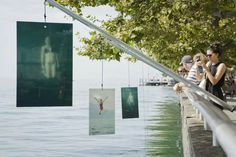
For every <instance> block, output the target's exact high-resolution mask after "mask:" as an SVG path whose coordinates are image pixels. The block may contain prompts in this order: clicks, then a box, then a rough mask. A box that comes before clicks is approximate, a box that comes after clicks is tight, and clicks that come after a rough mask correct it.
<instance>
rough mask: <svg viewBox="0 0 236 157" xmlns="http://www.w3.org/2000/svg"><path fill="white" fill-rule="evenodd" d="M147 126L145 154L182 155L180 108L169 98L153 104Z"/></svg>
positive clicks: (180, 156)
mask: <svg viewBox="0 0 236 157" xmlns="http://www.w3.org/2000/svg"><path fill="white" fill-rule="evenodd" d="M153 113H156V114H154V115H152V116H151V117H150V118H149V119H148V121H149V125H148V126H147V128H146V129H147V131H148V139H147V146H146V147H147V149H146V153H147V156H155V157H182V156H183V154H182V137H181V120H180V116H181V115H180V108H179V106H178V105H177V104H176V102H175V103H173V102H171V100H169V101H166V102H162V103H160V104H155V107H154V111H153Z"/></svg>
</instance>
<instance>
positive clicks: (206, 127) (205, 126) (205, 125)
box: [204, 118, 211, 130]
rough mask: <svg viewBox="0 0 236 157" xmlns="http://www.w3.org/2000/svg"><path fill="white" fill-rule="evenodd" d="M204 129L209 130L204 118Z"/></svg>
mask: <svg viewBox="0 0 236 157" xmlns="http://www.w3.org/2000/svg"><path fill="white" fill-rule="evenodd" d="M204 130H211V128H210V126H209V125H208V123H207V121H206V119H205V118H204Z"/></svg>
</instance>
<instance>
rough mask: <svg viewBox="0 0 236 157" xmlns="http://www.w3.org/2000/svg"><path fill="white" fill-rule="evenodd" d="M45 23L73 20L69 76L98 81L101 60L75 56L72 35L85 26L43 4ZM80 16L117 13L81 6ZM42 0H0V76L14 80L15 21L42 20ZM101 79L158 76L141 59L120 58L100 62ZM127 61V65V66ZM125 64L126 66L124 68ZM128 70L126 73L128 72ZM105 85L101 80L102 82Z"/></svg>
mask: <svg viewBox="0 0 236 157" xmlns="http://www.w3.org/2000/svg"><path fill="white" fill-rule="evenodd" d="M46 10H47V22H57V23H63V22H65V23H73V45H74V50H73V62H74V63H73V79H74V80H101V75H102V74H101V71H102V69H101V61H91V60H89V58H88V57H82V56H78V55H77V54H76V51H75V48H76V47H78V46H79V45H81V43H80V42H79V41H78V39H77V38H76V35H75V34H76V32H79V33H80V35H82V36H88V33H89V31H91V30H90V29H89V28H88V27H86V26H84V25H83V24H81V23H79V22H77V21H73V20H72V19H71V18H70V17H68V16H66V15H65V14H64V13H63V12H61V11H60V10H58V9H57V8H52V7H47V9H46ZM82 12H83V14H84V15H83V16H84V17H86V15H89V14H91V15H94V16H96V17H97V18H98V19H108V17H107V16H106V15H110V16H112V17H115V16H117V14H118V13H117V12H116V11H115V10H114V9H113V8H111V7H108V6H104V7H98V8H91V7H88V8H85V9H83V10H82ZM43 15H44V0H21V1H18V0H17V1H12V0H1V5H0V21H1V24H0V31H1V33H0V34H1V35H0V43H1V46H0V71H1V72H0V79H14V80H16V77H17V76H16V60H17V59H16V54H17V48H16V21H31V22H44V16H43ZM103 64H104V66H103V67H104V70H103V71H104V82H105V81H108V82H112V81H113V82H114V81H115V82H117V81H121V82H123V83H124V82H125V83H127V84H128V81H129V80H128V78H129V76H130V82H131V84H132V82H134V84H137V82H139V79H140V78H146V79H147V78H151V77H157V76H158V75H159V76H160V73H159V72H158V71H157V70H155V69H153V68H151V67H149V66H147V65H145V64H144V63H142V62H139V61H138V62H136V63H128V61H126V60H124V59H122V61H121V62H118V61H110V62H108V61H104V62H103ZM128 64H129V66H128ZM128 67H129V68H128ZM128 71H130V73H129V74H128ZM104 84H105V83H104Z"/></svg>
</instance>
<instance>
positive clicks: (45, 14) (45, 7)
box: [43, 0, 47, 28]
mask: <svg viewBox="0 0 236 157" xmlns="http://www.w3.org/2000/svg"><path fill="white" fill-rule="evenodd" d="M43 17H44V22H45V25H44V28H47V26H46V22H47V0H44V15H43Z"/></svg>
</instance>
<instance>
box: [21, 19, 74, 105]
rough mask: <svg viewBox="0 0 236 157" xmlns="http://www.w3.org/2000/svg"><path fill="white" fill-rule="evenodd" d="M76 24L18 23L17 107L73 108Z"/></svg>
mask: <svg viewBox="0 0 236 157" xmlns="http://www.w3.org/2000/svg"><path fill="white" fill-rule="evenodd" d="M72 34H73V33H72V24H68V23H45V22H43V23H40V22H21V21H18V22H17V104H16V106H17V107H36V106H72V71H73V70H72V65H73V64H72V63H73V62H72V54H73V53H72V52H73V45H72V39H73V38H72Z"/></svg>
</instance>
